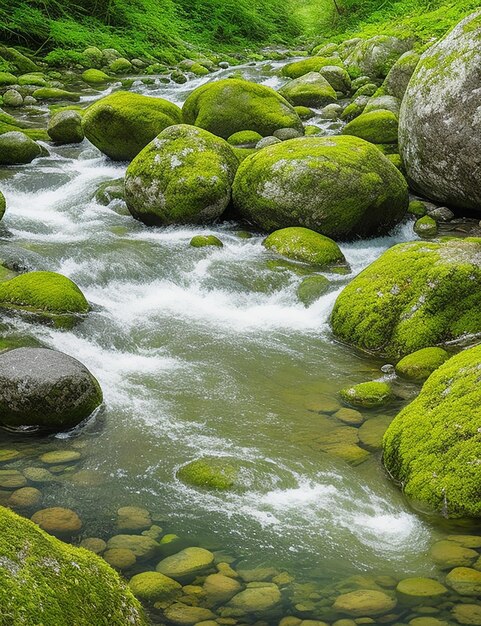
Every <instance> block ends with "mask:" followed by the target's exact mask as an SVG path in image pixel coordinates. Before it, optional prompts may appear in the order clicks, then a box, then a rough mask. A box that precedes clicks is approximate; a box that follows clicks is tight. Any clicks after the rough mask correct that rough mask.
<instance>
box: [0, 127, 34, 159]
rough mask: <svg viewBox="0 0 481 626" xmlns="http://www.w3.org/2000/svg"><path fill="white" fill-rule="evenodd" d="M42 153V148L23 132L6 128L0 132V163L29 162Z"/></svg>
mask: <svg viewBox="0 0 481 626" xmlns="http://www.w3.org/2000/svg"><path fill="white" fill-rule="evenodd" d="M41 154H42V148H41V147H40V146H39V145H38V143H36V142H35V141H34V140H33V139H30V137H27V135H26V134H25V133H24V132H21V131H20V130H18V131H17V130H13V131H11V130H10V129H8V130H7V132H5V133H3V134H0V165H16V164H19V165H21V164H26V163H31V162H32V161H33V160H34V159H36V158H37V157H39V156H40V155H41Z"/></svg>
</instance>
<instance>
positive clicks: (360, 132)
mask: <svg viewBox="0 0 481 626" xmlns="http://www.w3.org/2000/svg"><path fill="white" fill-rule="evenodd" d="M366 108H367V107H366ZM342 133H343V135H354V136H355V137H360V138H361V139H365V140H366V141H370V142H371V143H394V142H397V139H398V118H397V116H396V115H395V114H394V113H393V112H392V111H387V110H379V111H370V112H368V113H362V114H361V115H359V116H358V117H356V118H355V119H354V120H352V121H351V122H349V124H347V125H346V126H345V127H344V128H343V130H342Z"/></svg>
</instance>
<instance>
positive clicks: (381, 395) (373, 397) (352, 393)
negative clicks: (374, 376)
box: [339, 381, 393, 409]
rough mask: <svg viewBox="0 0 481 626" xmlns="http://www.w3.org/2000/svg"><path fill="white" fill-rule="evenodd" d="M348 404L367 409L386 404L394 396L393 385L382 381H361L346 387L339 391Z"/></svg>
mask: <svg viewBox="0 0 481 626" xmlns="http://www.w3.org/2000/svg"><path fill="white" fill-rule="evenodd" d="M339 394H340V396H341V398H342V399H343V400H344V402H346V403H347V404H349V405H351V406H355V407H362V408H365V409H373V408H377V407H380V406H385V405H386V404H389V402H390V401H391V400H392V398H393V391H392V388H391V385H390V384H389V383H386V382H382V381H372V382H366V383H359V384H358V385H354V386H352V387H345V388H344V389H341V391H340V392H339Z"/></svg>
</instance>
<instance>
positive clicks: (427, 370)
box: [396, 348, 449, 382]
mask: <svg viewBox="0 0 481 626" xmlns="http://www.w3.org/2000/svg"><path fill="white" fill-rule="evenodd" d="M448 359H449V354H448V353H447V352H446V350H443V349H442V348H422V349H421V350H417V351H416V352H413V353H412V354H408V355H407V356H405V357H404V358H403V359H401V360H400V361H399V363H398V364H397V365H396V374H398V375H399V376H402V377H403V378H407V379H408V380H414V381H419V382H421V381H424V380H426V378H428V377H429V376H430V375H431V374H432V373H433V372H434V371H435V370H437V369H438V367H441V365H442V364H443V363H444V362H445V361H447V360H448Z"/></svg>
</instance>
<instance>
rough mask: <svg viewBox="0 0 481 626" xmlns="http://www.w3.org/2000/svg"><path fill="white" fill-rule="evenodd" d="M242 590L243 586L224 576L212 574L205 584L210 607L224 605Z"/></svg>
mask: <svg viewBox="0 0 481 626" xmlns="http://www.w3.org/2000/svg"><path fill="white" fill-rule="evenodd" d="M241 589H242V587H241V584H240V583H239V582H238V581H237V580H235V579H233V578H231V577H229V576H224V575H223V574H210V575H209V576H207V578H206V579H205V582H204V592H205V594H206V598H207V602H208V603H209V605H216V604H224V603H226V602H228V601H229V600H230V599H231V598H232V597H233V596H235V595H236V593H239V591H240V590H241Z"/></svg>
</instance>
